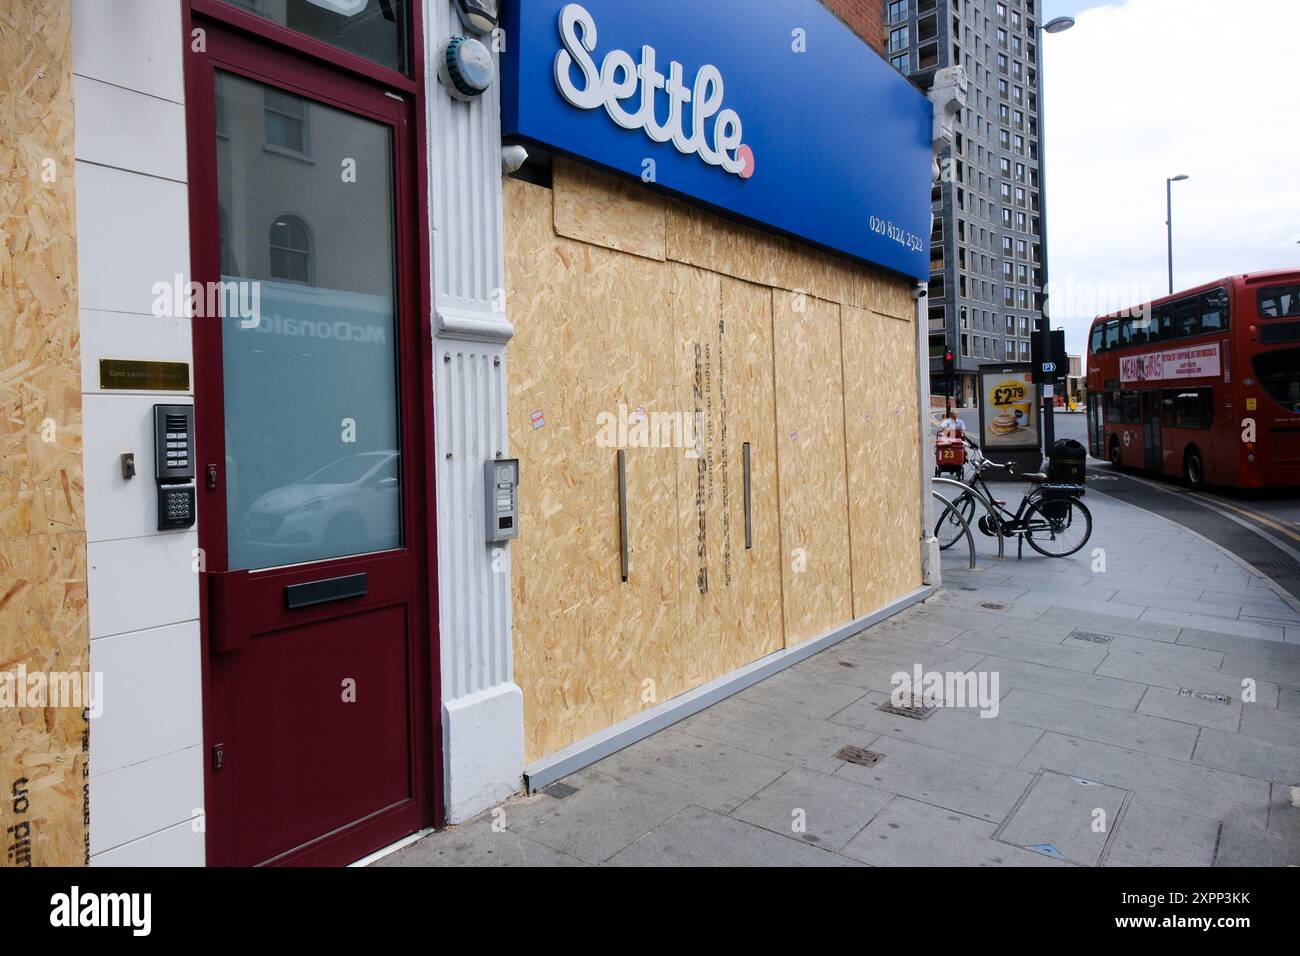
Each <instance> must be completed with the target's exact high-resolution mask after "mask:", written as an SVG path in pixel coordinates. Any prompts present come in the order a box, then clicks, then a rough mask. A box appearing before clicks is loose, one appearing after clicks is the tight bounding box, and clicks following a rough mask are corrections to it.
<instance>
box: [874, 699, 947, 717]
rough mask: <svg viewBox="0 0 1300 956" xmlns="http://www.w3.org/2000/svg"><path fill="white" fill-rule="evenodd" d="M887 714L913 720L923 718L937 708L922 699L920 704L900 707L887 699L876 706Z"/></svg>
mask: <svg viewBox="0 0 1300 956" xmlns="http://www.w3.org/2000/svg"><path fill="white" fill-rule="evenodd" d="M878 709H879V710H883V711H884V712H885V713H887V714H896V715H897V716H899V717H911V718H912V719H913V720H925V719H926V718H927V717H929V716H930V715H931V714H933V713H934V712H935V711H936V710H938V709H939V708H938V707H937V706H936V705H934V704H927V703H925V702H924V701H922V702H921V703H920V704H915V703H914V704H912V706H910V707H902V706H899V705H897V704H895V703H894V702H893V701H892V700H887V701H885V702H884V703H883V704H881V705H880V707H879V708H878Z"/></svg>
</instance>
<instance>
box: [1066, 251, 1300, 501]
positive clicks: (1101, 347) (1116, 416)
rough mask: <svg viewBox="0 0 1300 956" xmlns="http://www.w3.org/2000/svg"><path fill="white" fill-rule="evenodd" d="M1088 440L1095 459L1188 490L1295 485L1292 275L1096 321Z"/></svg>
mask: <svg viewBox="0 0 1300 956" xmlns="http://www.w3.org/2000/svg"><path fill="white" fill-rule="evenodd" d="M1088 439H1089V444H1090V446H1091V447H1090V451H1091V453H1092V455H1093V456H1094V457H1096V458H1105V459H1108V460H1109V461H1110V462H1111V463H1112V464H1114V465H1115V466H1116V467H1121V468H1134V469H1144V470H1146V471H1150V472H1155V473H1157V474H1160V475H1165V476H1168V477H1171V478H1181V479H1183V480H1184V481H1186V482H1187V483H1188V484H1190V485H1192V486H1199V485H1203V484H1211V485H1220V486H1224V487H1232V488H1282V487H1297V486H1300V272H1260V273H1253V274H1250V275H1241V276H1233V277H1231V278H1227V279H1222V280H1220V281H1218V282H1208V283H1206V284H1205V285H1202V286H1198V287H1196V288H1195V289H1190V290H1188V291H1186V292H1181V293H1179V294H1177V295H1172V296H1167V297H1165V298H1162V299H1157V300H1156V301H1154V302H1152V303H1151V304H1150V305H1147V306H1144V307H1142V308H1140V309H1132V310H1129V311H1128V312H1126V313H1119V314H1115V315H1108V316H1103V317H1101V318H1099V319H1097V320H1095V321H1094V322H1093V324H1092V333H1091V335H1090V336H1089V338H1088ZM1252 439H1253V440H1252Z"/></svg>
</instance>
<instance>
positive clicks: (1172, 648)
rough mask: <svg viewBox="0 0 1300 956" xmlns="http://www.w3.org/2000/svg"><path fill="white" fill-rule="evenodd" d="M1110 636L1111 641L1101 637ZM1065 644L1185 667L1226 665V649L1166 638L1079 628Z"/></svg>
mask: <svg viewBox="0 0 1300 956" xmlns="http://www.w3.org/2000/svg"><path fill="white" fill-rule="evenodd" d="M1099 638H1102V639H1104V638H1109V640H1099ZM1062 644H1063V645H1064V646H1065V647H1101V648H1104V649H1105V651H1106V653H1108V654H1128V655H1131V656H1132V657H1142V658H1145V659H1146V660H1149V661H1163V662H1164V663H1166V664H1178V665H1181V666H1184V667H1208V668H1210V669H1211V670H1218V669H1219V667H1220V666H1221V665H1222V664H1223V652H1222V651H1211V650H1208V649H1206V648H1202V647H1188V646H1187V645H1184V644H1169V643H1166V642H1164V641H1148V640H1147V639H1146V638H1142V637H1126V636H1125V635H1123V634H1105V633H1103V632H1101V631H1090V630H1088V629H1087V628H1083V627H1081V628H1078V629H1077V630H1075V631H1074V632H1073V633H1072V634H1071V635H1070V636H1069V637H1067V638H1066V639H1065V640H1064V641H1063V642H1062Z"/></svg>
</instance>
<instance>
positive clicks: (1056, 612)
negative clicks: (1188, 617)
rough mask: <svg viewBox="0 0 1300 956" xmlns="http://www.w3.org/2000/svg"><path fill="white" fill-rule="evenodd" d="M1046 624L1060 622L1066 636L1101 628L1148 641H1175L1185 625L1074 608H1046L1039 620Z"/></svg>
mask: <svg viewBox="0 0 1300 956" xmlns="http://www.w3.org/2000/svg"><path fill="white" fill-rule="evenodd" d="M1038 620H1039V621H1041V622H1042V623H1044V624H1059V625H1062V626H1063V627H1064V628H1065V633H1064V634H1063V635H1062V637H1063V638H1064V637H1065V636H1068V635H1069V633H1070V632H1071V631H1073V630H1074V629H1075V628H1082V629H1083V630H1085V631H1101V632H1102V633H1103V634H1123V635H1124V636H1126V637H1141V638H1143V639H1145V640H1148V641H1164V642H1166V643H1168V644H1173V643H1174V642H1175V641H1177V640H1178V635H1179V634H1180V633H1181V632H1182V628H1181V627H1175V626H1173V625H1172V624H1156V623H1154V622H1152V621H1136V620H1134V619H1132V618H1127V617H1116V616H1115V615H1113V614H1094V613H1091V612H1089V611H1079V610H1071V609H1069V608H1062V607H1053V608H1049V609H1048V610H1046V611H1044V612H1043V614H1042V616H1041V617H1040V618H1039V619H1038Z"/></svg>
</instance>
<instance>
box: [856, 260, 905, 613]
mask: <svg viewBox="0 0 1300 956" xmlns="http://www.w3.org/2000/svg"><path fill="white" fill-rule="evenodd" d="M903 289H904V292H905V293H906V285H904V286H903ZM908 295H909V300H910V293H908ZM842 340H843V348H844V425H845V428H844V433H845V450H846V454H847V458H848V479H849V527H850V531H851V534H852V542H853V616H854V617H861V616H863V615H865V614H869V613H870V612H872V611H874V610H876V609H877V608H880V607H882V606H884V605H885V604H887V603H888V602H890V601H892V600H894V599H895V598H898V597H901V596H902V595H904V594H906V593H907V592H908V591H911V590H913V589H915V588H917V587H920V585H921V555H920V544H919V539H920V534H921V517H920V478H919V474H920V459H919V457H918V456H919V454H920V437H919V434H918V430H917V427H916V422H917V413H918V409H917V403H916V326H915V325H914V324H913V323H912V322H906V321H900V320H899V319H895V318H891V317H889V316H884V315H880V314H878V313H873V312H867V311H864V310H862V309H853V308H845V309H844V315H843V329H842Z"/></svg>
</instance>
